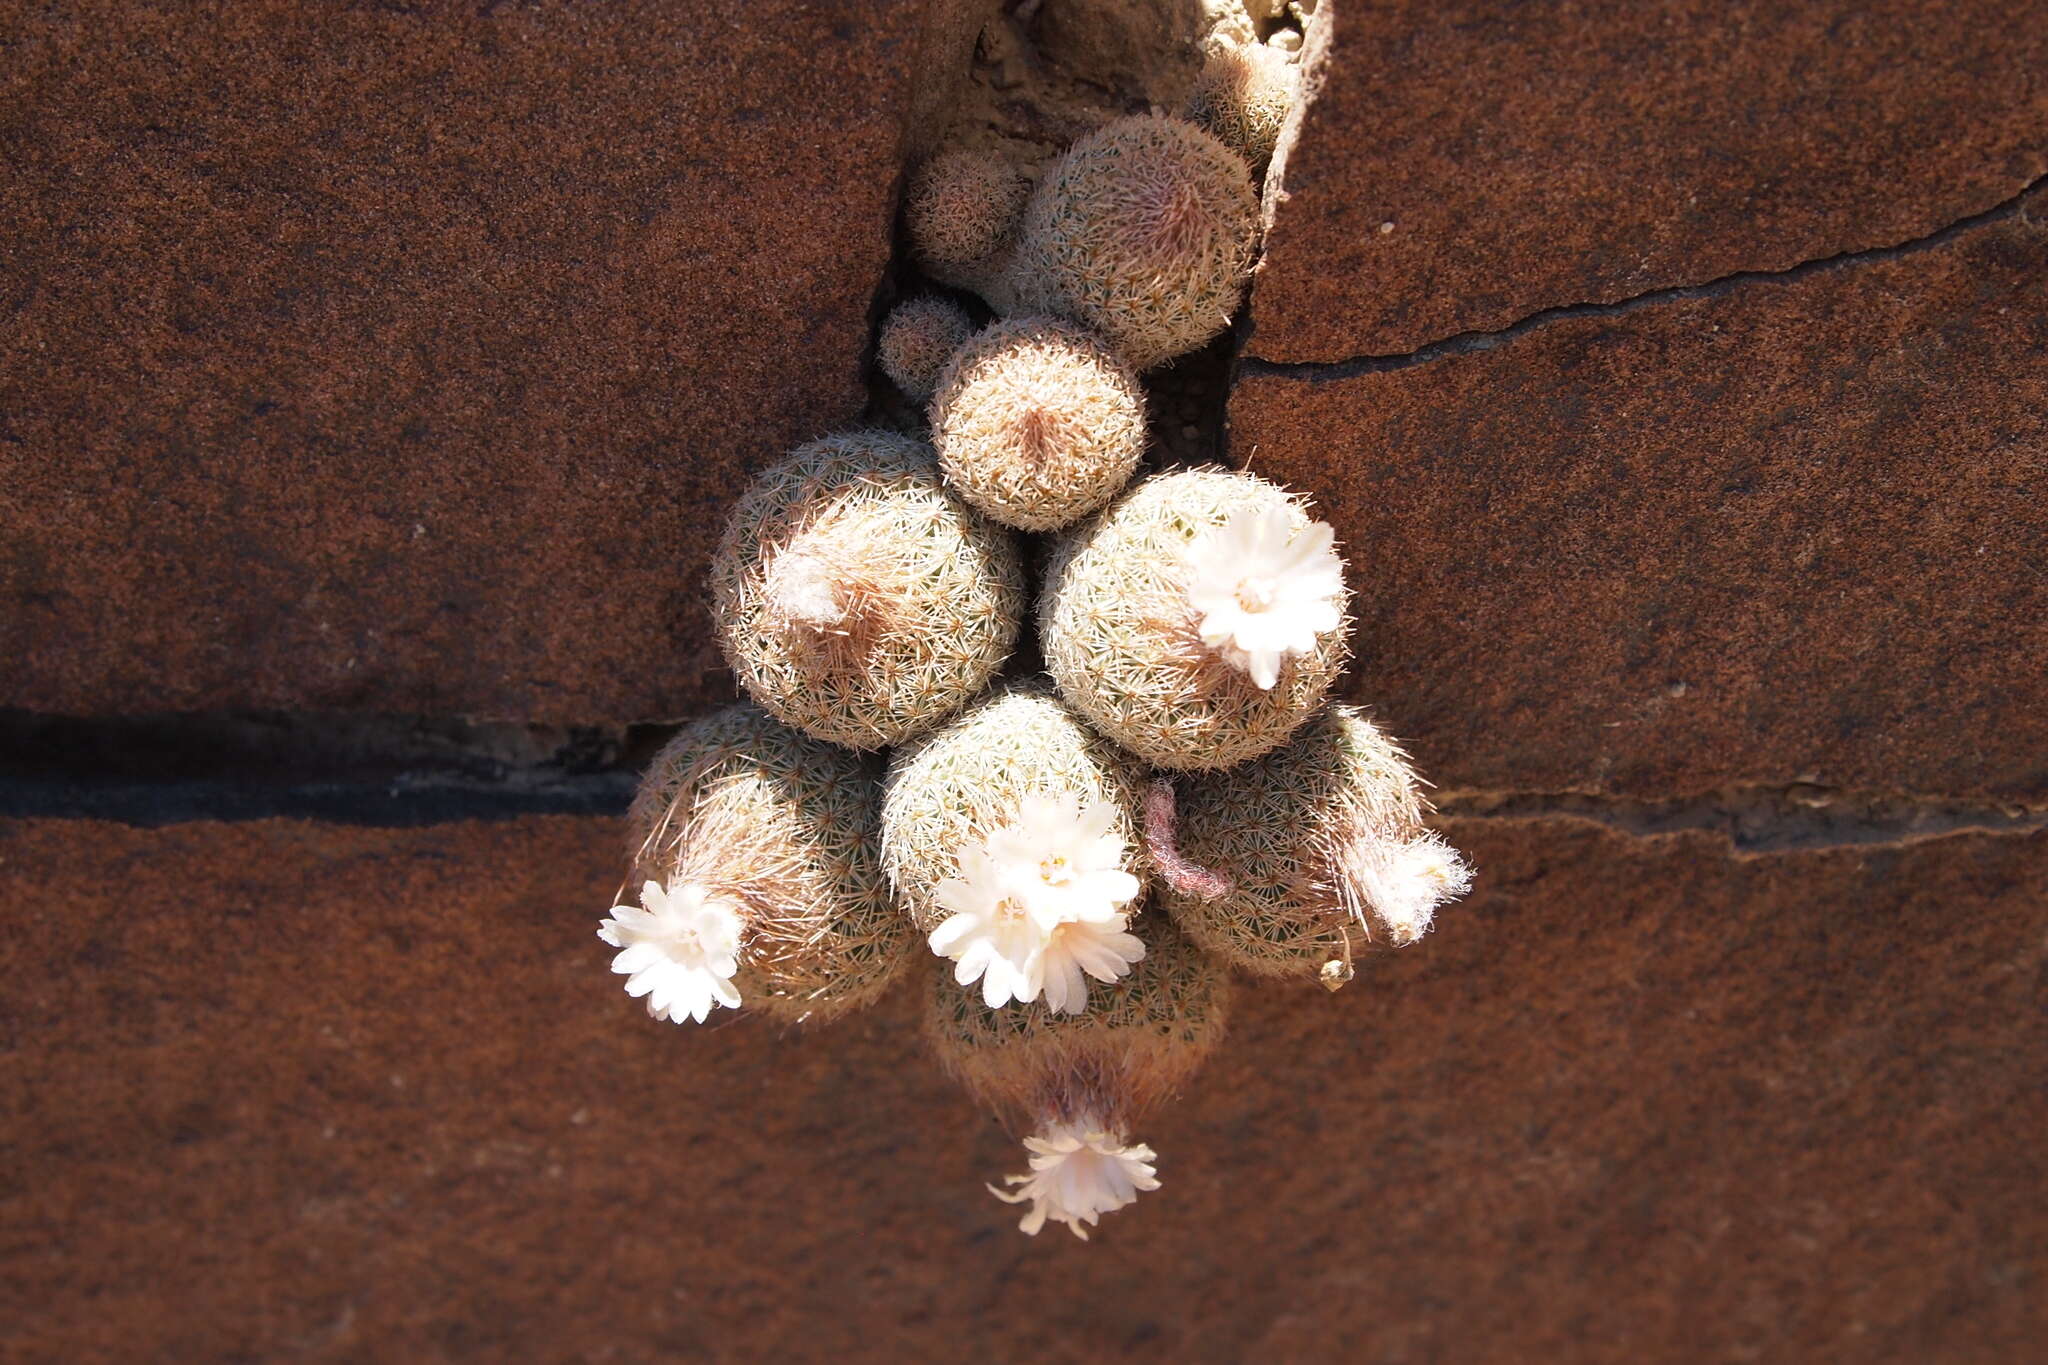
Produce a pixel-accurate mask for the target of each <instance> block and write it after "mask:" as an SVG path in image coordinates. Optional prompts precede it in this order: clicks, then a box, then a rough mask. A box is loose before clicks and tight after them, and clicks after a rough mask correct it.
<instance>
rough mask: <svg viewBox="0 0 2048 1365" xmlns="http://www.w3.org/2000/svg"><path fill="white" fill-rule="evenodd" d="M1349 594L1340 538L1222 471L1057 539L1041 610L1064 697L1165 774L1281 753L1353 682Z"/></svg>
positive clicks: (1248, 479) (1145, 497) (1129, 497)
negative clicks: (1341, 679) (1278, 749)
mask: <svg viewBox="0 0 2048 1365" xmlns="http://www.w3.org/2000/svg"><path fill="white" fill-rule="evenodd" d="M1348 600H1349V594H1348V591H1347V589H1346V588H1345V585H1344V580H1343V564H1342V561H1341V560H1339V559H1338V558H1337V555H1336V551H1335V548H1334V543H1333V540H1332V537H1331V532H1330V529H1329V527H1328V526H1326V525H1324V524H1323V523H1321V522H1317V521H1314V520H1313V519H1312V518H1311V517H1310V516H1309V514H1308V512H1307V511H1306V510H1305V509H1304V508H1303V507H1302V506H1301V505H1300V503H1299V501H1298V500H1297V499H1296V498H1294V497H1293V496H1292V495H1290V494H1289V493H1288V492H1287V491H1286V490H1285V489H1283V488H1280V487H1278V486H1276V485H1274V484H1270V483H1267V482H1266V481H1265V480H1263V479H1260V478H1257V477H1256V476H1254V475H1251V474H1243V473H1236V472H1231V471H1227V470H1219V469H1191V470H1180V471H1176V472H1173V473H1167V474H1156V475H1154V476H1152V477H1151V478H1148V479H1146V480H1144V481H1143V482H1141V483H1139V484H1138V485H1137V486H1136V487H1134V488H1132V489H1131V490H1130V491H1129V492H1127V493H1125V494H1124V495H1123V497H1121V498H1119V499H1118V500H1117V501H1116V502H1115V503H1113V504H1111V505H1110V506H1109V508H1108V509H1106V510H1105V511H1104V512H1102V513H1101V514H1100V515H1099V516H1097V517H1096V518H1095V519H1094V520H1092V521H1090V522H1087V523H1084V524H1083V525H1081V526H1079V527H1077V528H1075V529H1074V530H1072V531H1070V532H1068V533H1067V535H1065V536H1064V537H1062V538H1061V540H1060V541H1059V542H1058V544H1057V545H1056V546H1055V548H1054V551H1053V555H1052V559H1051V562H1050V563H1049V564H1048V566H1047V569H1046V578H1045V590H1044V593H1043V595H1042V596H1041V597H1040V598H1039V607H1038V625H1039V640H1040V644H1041V645H1042V647H1043V648H1044V651H1045V659H1046V667H1047V669H1048V671H1050V672H1051V674H1052V676H1053V678H1054V680H1055V681H1056V682H1058V684H1059V688H1060V694H1061V695H1062V696H1063V697H1065V698H1066V699H1067V701H1068V702H1069V703H1070V704H1072V706H1073V707H1074V709H1075V710H1076V711H1078V712H1080V713H1081V714H1082V715H1084V716H1086V717H1087V718H1088V720H1089V721H1090V722H1091V723H1093V724H1094V725H1095V726H1096V728H1097V729H1099V730H1101V731H1102V732H1103V733H1104V734H1106V735H1108V736H1109V737H1110V738H1112V739H1114V740H1115V741H1116V742H1117V743H1119V744H1121V745H1123V746H1124V747H1125V748H1127V749H1129V750H1131V751H1132V752H1133V753H1135V754H1137V755H1138V756H1139V757H1141V758H1143V759H1145V760H1146V761H1147V762H1150V763H1153V764H1156V765H1158V766H1160V767H1164V768H1179V769H1211V768H1227V767H1230V766H1231V765H1233V764H1237V763H1242V762H1244V761H1245V760H1247V759H1250V758H1255V757H1257V756H1258V755H1259V754H1262V753H1265V752H1266V751H1267V750H1269V749H1271V748H1273V747H1274V746H1275V745H1278V744H1280V743H1282V742H1284V741H1285V740H1286V738H1287V736H1288V735H1290V734H1292V733H1293V732H1294V730H1295V729H1296V728H1297V727H1299V726H1300V725H1301V724H1302V723H1303V722H1305V721H1306V720H1307V719H1308V718H1309V717H1310V716H1311V715H1312V714H1313V713H1314V711H1315V708H1316V707H1317V706H1318V705H1320V704H1321V702H1322V700H1323V697H1324V695H1325V694H1326V693H1327V692H1328V691H1329V688H1330V686H1331V684H1332V683H1334V682H1335V681H1336V679H1337V677H1338V675H1339V674H1340V673H1341V672H1342V671H1343V667H1344V659H1345V652H1346V645H1345V635H1344V607H1345V605H1346V603H1347V602H1348Z"/></svg>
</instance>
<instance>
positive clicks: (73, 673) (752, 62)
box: [0, 0, 971, 720]
mask: <svg viewBox="0 0 2048 1365" xmlns="http://www.w3.org/2000/svg"><path fill="white" fill-rule="evenodd" d="M950 8H952V6H951V4H950V0H948V3H940V0H931V3H929V4H925V3H920V4H901V5H871V4H859V5H850V4H833V5H816V4H795V3H787V2H785V0H777V2H776V3H770V4H766V5H748V6H743V7H740V8H737V9H735V8H732V7H718V6H705V5H671V4H649V3H633V4H623V5H607V6H598V7H593V6H587V5H565V4H559V3H547V4H539V5H535V4H518V5H501V4H470V5H462V6H454V5H419V6H403V5H387V6H337V5H322V6H309V5H304V4H299V3H281V2H278V0H266V2H264V3H253V2H252V3H240V4H236V5H233V6H230V7H228V8H227V9H226V10H224V11H222V12H221V13H220V14H217V15H212V16H211V17H201V16H199V15H196V14H195V15H189V16H188V15H183V14H180V13H173V12H171V11H170V10H163V9H160V8H151V7H148V6H141V5H134V4H123V3H102V4H95V5H69V6H63V7H57V8H51V7H44V6H31V7H15V8H14V9H13V10H12V12H10V13H9V14H8V15H7V16H6V17H4V18H0V51H5V52H6V54H7V58H6V61H5V63H4V67H5V69H4V71H0V90H4V98H0V107H4V109H5V111H6V112H5V113H4V115H0V159H4V161H5V162H6V164H7V166H8V168H9V169H8V174H7V175H6V176H4V177H0V222H5V223H6V224H7V241H6V244H5V247H4V249H0V317H4V319H5V325H4V326H0V528H4V533H0V621H4V631H0V706H16V707H27V708H32V709H40V710H48V711H57V712H68V713H85V712H100V711H126V712H133V711H163V710H174V709H193V708H225V707H236V708H248V707H288V708H351V709H381V710H397V711H423V712H455V713H464V714H481V715H490V716H508V717H517V718H520V719H555V720H604V719H635V720H637V719H653V718H658V717H674V716H680V715H684V714H687V713H689V712H691V711H693V710H695V709H697V708H698V707H699V706H700V705H701V704H702V703H703V701H704V699H705V697H706V694H707V687H706V683H705V675H706V674H707V673H709V672H710V671H711V670H713V669H714V668H715V667H716V666H717V652H716V649H715V648H714V646H713V644H712V641H711V636H710V631H709V627H708V622H707V618H706V615H705V603H706V596H705V594H704V592H703V585H702V581H701V580H702V571H703V567H704V563H705V560H706V557H707V554H708V551H709V547H710V544H711V542H712V541H713V540H714V539H715V537H716V535H717V528H718V523H719V521H720V518H721V517H722V515H723V513H724V510H725V507H726V505H727V503H728V501H729V500H730V497H731V495H732V493H733V491H734V489H735V487H736V486H737V485H738V484H739V483H740V482H741V481H742V480H743V478H744V477H745V475H746V473H747V472H748V471H749V470H750V469H751V468H753V467H755V466H757V465H758V464H760V463H762V462H764V461H766V460H767V459H769V458H771V457H773V456H775V455H777V454H779V453H780V452H781V451H782V450H784V449H785V448H787V447H788V446H789V445H791V444H793V443H795V442H798V441H801V440H806V439H809V438H811V437H813V436H816V435H818V434H820V433H821V432H822V431H824V430H826V429H828V428H830V427H832V426H834V425H837V424H840V423H844V422H846V421H848V420H850V419H852V418H853V417H855V416H856V415H857V413H858V412H859V409H860V405H861V402H862V396H863V386H862V382H861V355H862V349H863V347H864V345H865V344H866V339H867V329H868V312H869V308H870V304H871V300H872V298H873V295H874V293H875V290H876V288H877V287H878V285H879V283H880V280H881V277H882V272H883V269H884V266H885V263H886V262H887V260H888V256H889V234H890V227H891V214H892V212H893V207H894V194H895V180H896V178H897V175H898V172H899V166H900V164H901V152H902V147H903V143H904V140H905V137H906V135H907V133H908V132H909V127H908V125H909V124H910V123H911V118H910V114H911V110H912V107H913V101H914V100H919V99H921V100H922V101H923V103H924V105H925V106H926V107H927V108H928V107H929V106H931V105H932V103H933V97H932V95H931V94H930V92H929V81H927V82H926V87H927V88H926V89H924V90H919V89H917V88H915V87H916V86H917V84H918V80H917V73H916V64H917V63H918V62H919V61H921V60H924V59H925V58H930V59H931V60H932V61H937V60H939V59H940V56H941V55H942V54H941V50H942V49H943V50H944V53H947V54H951V56H952V57H955V58H958V59H959V60H960V61H961V62H962V63H963V65H964V56H963V55H962V54H960V53H957V52H954V51H953V49H955V48H960V47H961V46H962V45H961V43H960V42H959V41H958V37H957V35H956V34H953V33H952V27H957V25H950V21H949V23H940V22H938V19H937V18H934V17H932V16H931V15H928V14H927V11H932V14H933V15H936V14H937V11H939V10H950ZM928 18H929V19H930V22H927V20H928ZM969 36H970V39H971V35H969ZM921 54H922V56H921Z"/></svg>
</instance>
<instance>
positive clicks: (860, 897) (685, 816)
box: [601, 702, 917, 1023]
mask: <svg viewBox="0 0 2048 1365" xmlns="http://www.w3.org/2000/svg"><path fill="white" fill-rule="evenodd" d="M880 776H881V774H880V772H879V770H878V764H877V763H876V761H875V760H874V759H872V758H864V757H862V756H861V755H858V754H855V753H851V752H849V751H847V750H845V749H841V748H838V747H836V746H834V745H830V744H826V743H824V742H822V741H820V740H815V739H812V738H810V737H809V736H807V735H804V734H800V733H799V732H797V731H795V730H792V729H790V728H789V727H788V726H786V725H783V724H781V723H780V722H778V721H776V720H775V719H773V718H772V717H770V716H768V715H767V714H766V713H764V712H763V711H761V710H760V708H758V707H756V706H753V705H751V704H748V703H744V702H742V703H740V704H738V705H734V706H728V707H726V708H725V709H724V710H722V711H719V712H716V713H715V714H713V715H711V716H707V717H706V718H704V719H703V720H700V721H698V722H696V723H695V724H693V725H690V726H688V727H687V728H685V729H684V730H683V731H682V732H681V733H679V734H677V735H676V737H675V738H674V739H672V740H670V741H669V743H668V744H667V746H666V747H664V748H663V749H662V750H661V752H660V753H659V754H658V755H657V756H656V757H655V759H654V762H653V764H652V765H651V766H650V767H649V768H648V770H647V775H646V777H645V778H644V779H643V780H642V782H641V785H640V790H639V793H638V794H637V795H636V796H635V798H634V801H633V808H632V814H631V825H632V831H633V875H632V880H633V882H634V883H636V884H639V885H640V887H641V892H640V900H641V904H640V906H639V907H638V908H637V910H636V909H635V907H633V906H630V905H622V906H618V907H615V908H614V910H613V915H614V916H615V918H613V919H608V920H606V921H605V927H604V929H603V930H602V931H601V936H602V937H603V938H604V939H605V941H606V942H607V943H610V944H611V945H612V946H613V947H615V948H618V949H620V952H619V955H618V958H617V959H616V961H615V962H614V964H613V970H615V971H619V972H624V973H628V974H630V976H631V980H630V981H629V982H628V985H627V990H628V991H629V993H631V994H634V995H646V996H647V997H648V1009H649V1012H650V1013H652V1014H654V1015H655V1016H656V1017H657V1018H669V1019H673V1020H675V1021H676V1022H677V1023H681V1022H682V1021H683V1019H684V1018H694V1019H698V1020H700V1021H701V1020H702V1019H704V1018H705V1017H706V1016H707V1015H708V1014H709V1013H710V1011H711V1009H712V1007H713V1002H716V1003H717V1004H723V1005H727V1006H731V1007H734V1008H738V1007H739V1006H741V1005H742V1004H744V1005H747V1006H751V1007H755V1008H759V1009H761V1010H763V1011H765V1012H767V1013H770V1014H773V1015H776V1016H779V1017H782V1018H789V1019H806V1018H818V1019H824V1018H830V1017H833V1016H835V1015H839V1014H843V1013H845V1012H846V1011H848V1010H852V1009H856V1008H858V1007H860V1006H862V1005H865V1004H867V1003H869V1002H870V1001H872V1000H874V999H875V998H876V997H877V996H879V995H880V994H881V993H882V991H883V990H884V989H885V988H886V987H887V986H888V985H889V983H890V982H891V980H893V979H894V977H895V976H896V973H897V972H898V971H899V970H901V969H902V967H903V965H904V964H905V963H906V962H907V961H909V960H910V958H911V957H912V956H914V954H915V951H916V946H917V945H916V937H915V935H914V934H913V933H912V932H911V930H910V926H909V925H908V924H906V923H904V921H903V916H902V915H901V914H900V913H898V911H897V910H896V907H895V904H894V902H893V901H892V899H891V898H890V895H889V885H888V880H887V878H886V877H884V876H883V873H882V865H881V859H880V854H879V847H878V843H879V841H878V839H877V835H878V833H879V830H878V828H877V818H876V817H877V799H876V798H877V797H878V795H879V794H880Z"/></svg>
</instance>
